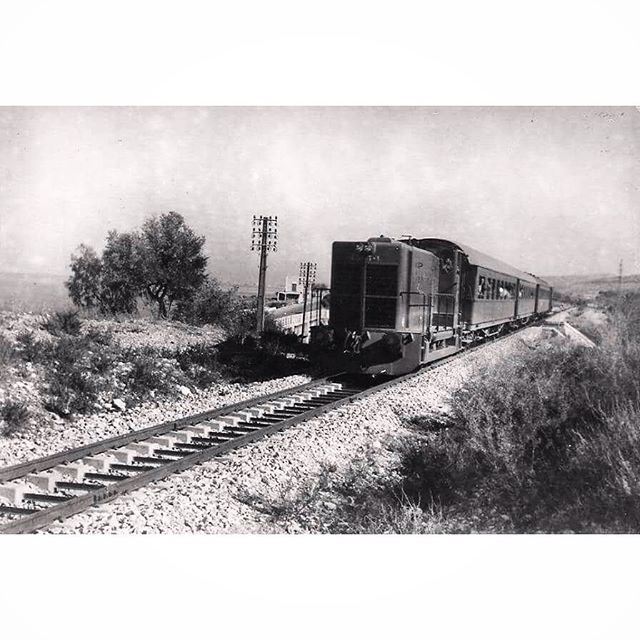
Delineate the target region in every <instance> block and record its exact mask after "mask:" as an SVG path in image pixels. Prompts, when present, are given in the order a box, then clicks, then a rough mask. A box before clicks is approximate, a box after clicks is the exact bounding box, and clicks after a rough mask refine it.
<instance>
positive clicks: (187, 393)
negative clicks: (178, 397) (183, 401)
mask: <svg viewBox="0 0 640 640" xmlns="http://www.w3.org/2000/svg"><path fill="white" fill-rule="evenodd" d="M177 388H178V391H179V392H180V393H181V394H182V395H183V396H192V395H193V393H191V389H189V387H185V386H184V385H182V384H179V385H178V387H177Z"/></svg>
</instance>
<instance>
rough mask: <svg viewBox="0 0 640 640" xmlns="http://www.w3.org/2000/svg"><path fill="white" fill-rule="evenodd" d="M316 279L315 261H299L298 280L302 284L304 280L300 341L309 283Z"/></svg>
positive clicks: (303, 329)
mask: <svg viewBox="0 0 640 640" xmlns="http://www.w3.org/2000/svg"><path fill="white" fill-rule="evenodd" d="M315 281H316V263H315V262H301V263H300V276H299V278H298V282H300V284H302V283H303V282H304V302H303V303H302V335H301V336H300V342H304V338H305V335H304V333H305V327H306V318H307V297H308V294H309V284H311V285H313V283H314V282H315Z"/></svg>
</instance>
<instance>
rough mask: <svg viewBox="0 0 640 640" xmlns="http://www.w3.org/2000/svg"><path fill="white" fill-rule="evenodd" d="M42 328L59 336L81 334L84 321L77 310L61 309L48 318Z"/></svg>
mask: <svg viewBox="0 0 640 640" xmlns="http://www.w3.org/2000/svg"><path fill="white" fill-rule="evenodd" d="M42 328H43V329H46V330H47V331H48V332H49V333H50V334H51V335H54V336H57V337H62V336H79V335H80V330H81V329H82V322H81V320H80V318H79V317H78V312H77V311H59V312H56V313H55V314H54V315H53V316H52V317H50V318H48V319H47V320H46V322H44V324H43V325H42Z"/></svg>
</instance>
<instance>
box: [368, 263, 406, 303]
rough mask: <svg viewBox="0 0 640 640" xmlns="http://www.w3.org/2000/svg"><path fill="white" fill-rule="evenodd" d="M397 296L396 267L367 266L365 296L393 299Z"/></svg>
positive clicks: (393, 265) (390, 265) (391, 265)
mask: <svg viewBox="0 0 640 640" xmlns="http://www.w3.org/2000/svg"><path fill="white" fill-rule="evenodd" d="M397 295H398V267H397V265H395V264H368V265H367V296H384V297H393V298H395V297H396V296H397Z"/></svg>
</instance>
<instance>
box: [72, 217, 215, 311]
mask: <svg viewBox="0 0 640 640" xmlns="http://www.w3.org/2000/svg"><path fill="white" fill-rule="evenodd" d="M204 241H205V240H204V236H198V235H196V234H195V232H194V231H193V230H192V229H191V228H190V227H189V226H187V224H186V223H185V221H184V218H183V217H182V216H181V215H180V214H179V213H176V212H175V211H171V212H169V213H168V214H163V215H161V216H158V217H153V218H149V219H147V220H146V221H145V222H144V224H143V225H142V228H141V230H140V231H134V232H131V233H118V232H117V231H109V233H108V235H107V240H106V243H105V248H104V251H103V254H102V258H100V257H99V256H98V255H97V254H96V252H95V251H94V250H93V249H92V248H91V247H87V246H86V245H80V247H79V248H78V252H77V254H74V255H72V256H71V272H72V275H71V277H70V278H69V280H68V281H67V283H66V284H67V288H68V289H69V295H70V296H71V299H72V300H73V302H74V304H76V305H77V306H79V307H85V308H93V307H97V308H99V309H100V311H101V312H102V313H132V312H134V311H135V310H136V307H137V300H138V298H139V297H141V296H144V297H146V298H147V299H148V300H151V301H152V302H154V303H156V304H157V305H158V314H159V315H160V316H162V317H166V316H167V314H168V312H169V311H170V310H171V306H172V305H173V303H174V302H176V301H182V302H186V301H188V300H190V299H192V298H193V297H194V295H195V292H196V291H198V290H199V288H200V287H201V286H202V285H203V283H204V282H205V281H206V279H207V275H206V272H205V268H206V264H207V258H206V257H205V256H204V255H202V246H203V245H204Z"/></svg>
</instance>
